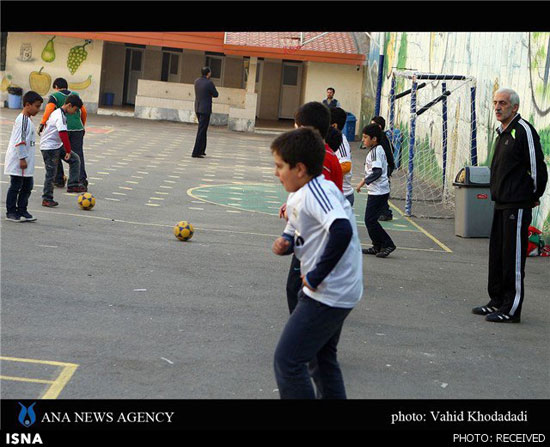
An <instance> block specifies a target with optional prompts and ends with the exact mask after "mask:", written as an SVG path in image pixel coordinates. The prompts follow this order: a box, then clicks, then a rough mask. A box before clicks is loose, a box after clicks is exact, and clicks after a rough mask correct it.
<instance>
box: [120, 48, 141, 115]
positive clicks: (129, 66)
mask: <svg viewBox="0 0 550 447" xmlns="http://www.w3.org/2000/svg"><path fill="white" fill-rule="evenodd" d="M142 77H143V49H141V48H126V64H125V69H124V92H123V98H124V101H123V102H124V104H128V105H132V106H133V105H135V103H136V95H137V86H138V79H141V78H142Z"/></svg>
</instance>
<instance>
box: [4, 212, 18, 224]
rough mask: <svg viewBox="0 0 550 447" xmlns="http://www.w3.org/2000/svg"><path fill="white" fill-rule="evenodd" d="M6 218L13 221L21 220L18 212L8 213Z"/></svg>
mask: <svg viewBox="0 0 550 447" xmlns="http://www.w3.org/2000/svg"><path fill="white" fill-rule="evenodd" d="M6 220H11V221H12V222H21V218H20V217H19V216H18V215H17V214H13V213H8V214H6Z"/></svg>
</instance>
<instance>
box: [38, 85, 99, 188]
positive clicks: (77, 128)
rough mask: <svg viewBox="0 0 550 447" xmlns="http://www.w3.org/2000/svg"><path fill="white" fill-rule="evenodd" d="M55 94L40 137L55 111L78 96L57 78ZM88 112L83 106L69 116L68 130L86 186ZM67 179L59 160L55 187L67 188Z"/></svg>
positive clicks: (43, 122) (51, 99)
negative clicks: (70, 97) (72, 97)
mask: <svg viewBox="0 0 550 447" xmlns="http://www.w3.org/2000/svg"><path fill="white" fill-rule="evenodd" d="M52 87H53V89H54V90H55V92H54V93H53V94H52V95H51V96H50V99H49V100H48V104H47V105H46V110H45V111H44V116H42V121H41V123H40V127H39V129H38V135H40V134H41V133H42V131H43V129H44V127H45V126H46V123H47V122H48V119H49V118H50V115H51V114H52V112H53V111H54V110H57V109H58V108H60V107H62V106H63V104H65V101H66V100H67V97H68V96H70V95H77V96H78V93H76V92H71V91H70V90H68V83H67V80H66V79H64V78H57V79H56V80H55V81H53V84H52ZM86 118H87V112H86V107H85V106H84V104H82V107H81V108H80V109H79V110H77V111H76V112H75V113H74V114H72V115H69V116H67V130H68V132H69V141H70V143H71V150H72V151H73V152H74V153H75V154H77V155H78V157H79V158H80V179H79V181H80V183H81V184H83V185H84V186H86V187H87V186H88V175H87V174H86V166H85V163H84V148H83V146H84V133H85V130H84V126H85V125H86ZM66 179H67V178H66V177H65V176H64V174H63V163H62V162H61V160H59V162H58V164H57V174H56V177H55V179H54V185H55V186H58V187H60V188H63V187H64V186H65V181H66Z"/></svg>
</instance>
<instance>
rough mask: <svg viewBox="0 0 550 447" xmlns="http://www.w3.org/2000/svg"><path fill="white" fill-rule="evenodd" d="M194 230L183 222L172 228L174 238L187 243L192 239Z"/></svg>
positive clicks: (187, 223)
mask: <svg viewBox="0 0 550 447" xmlns="http://www.w3.org/2000/svg"><path fill="white" fill-rule="evenodd" d="M194 232H195V229H194V228H193V225H191V224H190V223H189V222H186V221H185V220H182V221H181V222H178V223H177V224H176V226H175V227H174V236H176V237H177V238H178V239H179V240H180V241H188V240H189V239H191V238H192V237H193V233H194Z"/></svg>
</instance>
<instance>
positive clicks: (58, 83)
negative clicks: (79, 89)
mask: <svg viewBox="0 0 550 447" xmlns="http://www.w3.org/2000/svg"><path fill="white" fill-rule="evenodd" d="M52 87H53V88H61V89H67V88H69V84H67V80H66V79H65V78H57V79H56V80H55V81H53V84H52Z"/></svg>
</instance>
